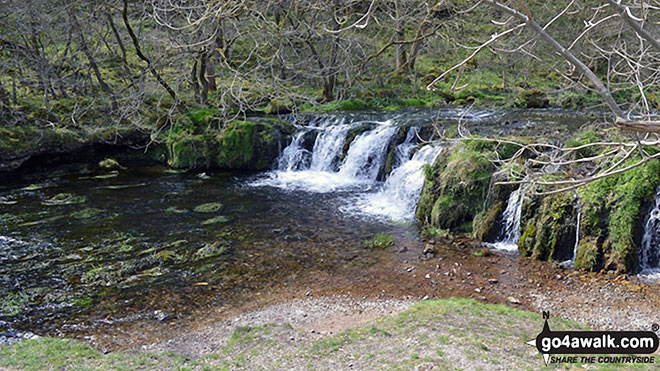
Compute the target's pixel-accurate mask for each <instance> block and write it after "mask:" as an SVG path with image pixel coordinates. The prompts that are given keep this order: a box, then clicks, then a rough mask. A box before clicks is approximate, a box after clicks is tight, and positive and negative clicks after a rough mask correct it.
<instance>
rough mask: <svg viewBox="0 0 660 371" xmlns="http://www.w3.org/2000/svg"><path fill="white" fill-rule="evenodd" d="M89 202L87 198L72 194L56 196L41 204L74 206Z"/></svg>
mask: <svg viewBox="0 0 660 371" xmlns="http://www.w3.org/2000/svg"><path fill="white" fill-rule="evenodd" d="M84 202H87V197H86V196H76V195H74V194H71V193H58V194H56V195H55V196H53V197H51V198H49V199H47V200H44V201H43V202H42V203H41V204H42V205H46V206H57V205H72V204H81V203H84Z"/></svg>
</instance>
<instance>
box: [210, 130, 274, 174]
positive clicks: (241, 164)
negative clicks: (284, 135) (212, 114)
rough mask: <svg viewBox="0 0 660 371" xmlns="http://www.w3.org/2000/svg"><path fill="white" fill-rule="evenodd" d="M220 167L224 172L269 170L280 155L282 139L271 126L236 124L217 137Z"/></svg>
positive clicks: (217, 160)
mask: <svg viewBox="0 0 660 371" xmlns="http://www.w3.org/2000/svg"><path fill="white" fill-rule="evenodd" d="M217 142H218V145H219V147H218V155H217V157H216V165H217V166H218V167H220V168H224V169H253V170H264V169H267V168H269V166H270V164H271V162H272V161H273V159H275V158H276V157H277V155H278V152H279V148H278V143H279V142H278V138H276V133H275V132H274V131H273V128H272V126H271V125H270V124H268V123H264V122H259V123H254V122H250V121H232V122H231V123H229V124H227V126H226V127H225V128H224V129H223V131H222V132H221V133H220V134H219V135H218V137H217Z"/></svg>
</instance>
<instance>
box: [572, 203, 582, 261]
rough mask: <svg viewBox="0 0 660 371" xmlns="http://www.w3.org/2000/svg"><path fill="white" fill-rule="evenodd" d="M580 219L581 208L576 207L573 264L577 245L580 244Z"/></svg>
mask: <svg viewBox="0 0 660 371" xmlns="http://www.w3.org/2000/svg"><path fill="white" fill-rule="evenodd" d="M581 219H582V210H581V209H580V207H578V211H577V222H575V245H574V246H573V258H571V265H572V266H574V265H575V258H577V250H578V245H579V244H580V222H581Z"/></svg>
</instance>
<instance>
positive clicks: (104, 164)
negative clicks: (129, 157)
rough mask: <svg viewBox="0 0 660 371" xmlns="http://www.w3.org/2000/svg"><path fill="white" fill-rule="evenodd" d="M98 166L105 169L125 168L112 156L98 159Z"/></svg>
mask: <svg viewBox="0 0 660 371" xmlns="http://www.w3.org/2000/svg"><path fill="white" fill-rule="evenodd" d="M99 167H101V168H103V169H107V170H113V169H126V168H125V167H123V166H121V165H120V164H119V162H118V161H117V160H115V159H114V158H106V159H105V160H102V161H100V162H99Z"/></svg>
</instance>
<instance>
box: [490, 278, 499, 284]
mask: <svg viewBox="0 0 660 371" xmlns="http://www.w3.org/2000/svg"><path fill="white" fill-rule="evenodd" d="M498 282H499V281H498V280H497V279H495V278H489V279H488V283H490V284H493V285H494V284H496V283H498Z"/></svg>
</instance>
